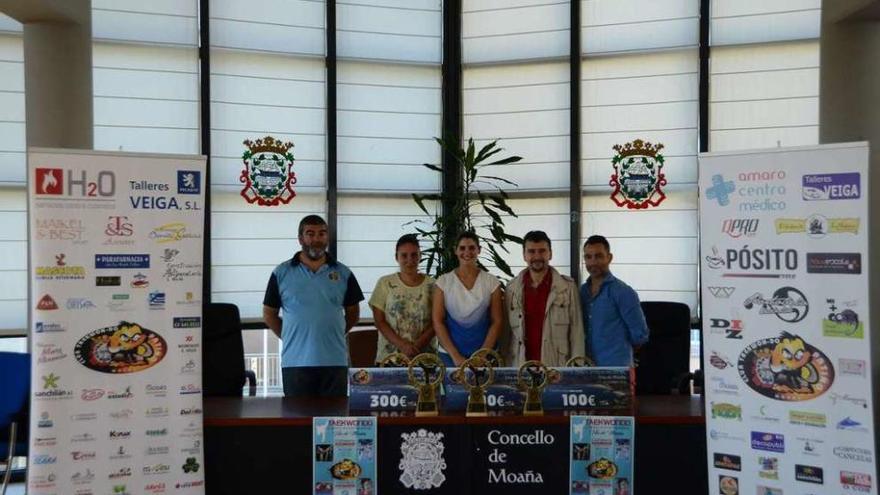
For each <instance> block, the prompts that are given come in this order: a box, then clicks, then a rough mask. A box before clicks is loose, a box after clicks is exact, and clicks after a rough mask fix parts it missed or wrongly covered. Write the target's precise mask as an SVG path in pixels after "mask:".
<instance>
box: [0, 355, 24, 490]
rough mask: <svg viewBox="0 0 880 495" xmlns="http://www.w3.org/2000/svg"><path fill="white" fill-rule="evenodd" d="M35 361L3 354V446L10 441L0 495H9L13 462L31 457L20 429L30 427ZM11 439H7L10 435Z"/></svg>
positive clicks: (0, 369)
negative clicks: (16, 458) (8, 488)
mask: <svg viewBox="0 0 880 495" xmlns="http://www.w3.org/2000/svg"><path fill="white" fill-rule="evenodd" d="M30 386H31V358H30V355H29V354H23V353H18V352H0V431H2V432H3V433H0V443H3V442H6V441H8V443H9V455H8V456H7V458H6V471H5V472H4V473H3V485H2V487H0V495H2V494H5V493H6V487H7V486H8V485H9V479H10V477H11V475H12V458H13V457H15V456H16V455H20V456H21V455H27V437H26V435H19V427H20V425H23V426H24V428H25V430H24V431H25V432H26V431H27V430H26V428H27V426H28V414H27V406H28V399H29V398H30ZM7 427H8V431H9V437H8V438H6V433H5V432H6V431H7Z"/></svg>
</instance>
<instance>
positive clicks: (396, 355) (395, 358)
mask: <svg viewBox="0 0 880 495" xmlns="http://www.w3.org/2000/svg"><path fill="white" fill-rule="evenodd" d="M379 367H380V368H409V357H407V355H406V354H404V353H402V352H392V353H391V354H389V355H387V356H385V357H384V358H383V359H382V360H381V361H379Z"/></svg>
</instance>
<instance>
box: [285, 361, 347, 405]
mask: <svg viewBox="0 0 880 495" xmlns="http://www.w3.org/2000/svg"><path fill="white" fill-rule="evenodd" d="M281 378H282V380H283V381H284V395H285V396H287V397H345V396H347V395H348V367H346V366H299V367H292V368H281Z"/></svg>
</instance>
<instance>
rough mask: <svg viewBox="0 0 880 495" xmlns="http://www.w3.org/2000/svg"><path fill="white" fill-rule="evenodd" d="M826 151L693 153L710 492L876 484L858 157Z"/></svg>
mask: <svg viewBox="0 0 880 495" xmlns="http://www.w3.org/2000/svg"><path fill="white" fill-rule="evenodd" d="M847 151H849V152H850V153H852V151H851V150H840V152H842V153H846V152H847ZM836 152H838V150H834V149H829V150H821V149H819V150H816V152H815V156H816V158H813V159H810V160H807V161H808V162H810V166H806V165H805V164H804V163H801V162H799V161H798V160H796V159H795V158H794V156H795V154H792V155H790V156H789V155H787V154H786V153H767V154H766V155H754V154H750V155H748V156H747V159H743V160H742V162H741V163H738V164H734V162H733V161H731V157H729V156H724V157H721V156H719V157H711V156H710V157H703V158H702V160H703V161H702V162H701V172H702V173H703V174H705V175H704V178H702V179H701V184H700V187H701V196H702V201H701V202H702V205H701V232H702V237H701V257H702V258H701V265H702V277H701V281H702V284H703V297H702V302H703V307H702V312H703V318H702V321H703V335H704V348H705V352H704V355H705V363H704V366H703V369H704V371H705V388H706V394H707V398H706V423H707V442H708V447H709V448H708V455H709V459H708V463H709V471H710V492H709V493H760V494H762V495H764V494H770V493H773V494H776V493H779V494H782V493H838V492H839V493H877V488H876V486H875V480H874V476H873V475H872V473H875V472H876V467H875V453H874V442H873V436H874V432H873V420H872V418H873V412H872V410H873V405H872V403H871V398H870V393H869V391H870V390H871V388H870V386H871V385H870V381H871V375H870V373H869V372H868V371H869V369H870V360H869V359H870V357H869V349H870V345H871V343H870V342H869V341H868V339H869V338H870V336H869V335H868V333H869V332H868V331H867V330H868V328H870V327H869V323H870V320H869V318H870V317H871V316H870V315H869V309H870V308H869V304H868V301H867V296H866V294H867V278H866V274H867V270H866V269H865V268H866V265H867V262H868V260H867V238H866V229H867V227H866V223H865V219H866V218H867V217H866V214H867V205H866V203H865V199H866V197H867V192H866V190H865V189H864V188H866V187H867V184H866V182H865V180H866V177H867V176H866V175H865V173H864V172H862V171H863V170H865V169H866V160H865V159H864V157H862V158H861V159H860V160H855V161H853V160H850V161H849V162H848V163H844V161H842V160H839V159H830V160H829V159H828V158H827V157H825V155H829V156H830V155H833V154H834V153H836ZM800 156H803V155H800ZM865 156H866V155H865ZM819 157H822V158H819ZM740 158H743V157H740ZM819 163H821V164H822V165H821V166H819V165H818V164H819ZM823 168H824V169H823ZM866 391H868V392H866Z"/></svg>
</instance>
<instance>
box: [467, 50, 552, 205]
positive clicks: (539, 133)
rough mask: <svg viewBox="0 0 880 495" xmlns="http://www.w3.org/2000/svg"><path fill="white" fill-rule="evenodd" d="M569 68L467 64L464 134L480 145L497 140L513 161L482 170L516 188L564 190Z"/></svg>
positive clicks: (522, 189) (546, 63)
mask: <svg viewBox="0 0 880 495" xmlns="http://www.w3.org/2000/svg"><path fill="white" fill-rule="evenodd" d="M568 79H569V69H568V64H565V63H561V62H544V63H532V64H524V65H504V66H485V67H471V68H467V69H466V70H465V71H464V75H463V87H464V95H463V98H464V100H463V101H464V103H463V107H464V135H465V137H466V138H467V137H473V138H474V141H476V144H477V146H478V147H480V146H483V145H485V144H487V143H488V142H490V141H492V140H496V139H498V140H500V145H501V147H503V148H504V151H503V152H502V153H501V154H499V155H497V156H498V157H502V156H503V157H507V156H511V155H519V156H522V157H523V160H522V161H520V162H517V163H514V164H509V165H501V166H492V167H486V169H485V174H486V175H494V176H499V177H503V178H505V179H507V180H511V181H513V182H516V183H517V184H518V186H517V187H516V188H515V189H517V190H518V191H528V190H532V191H535V190H545V191H546V190H554V189H555V190H566V189H567V188H568V180H569V156H570V155H569V144H568V143H569V110H568V108H569V101H570V91H569V84H568Z"/></svg>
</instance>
